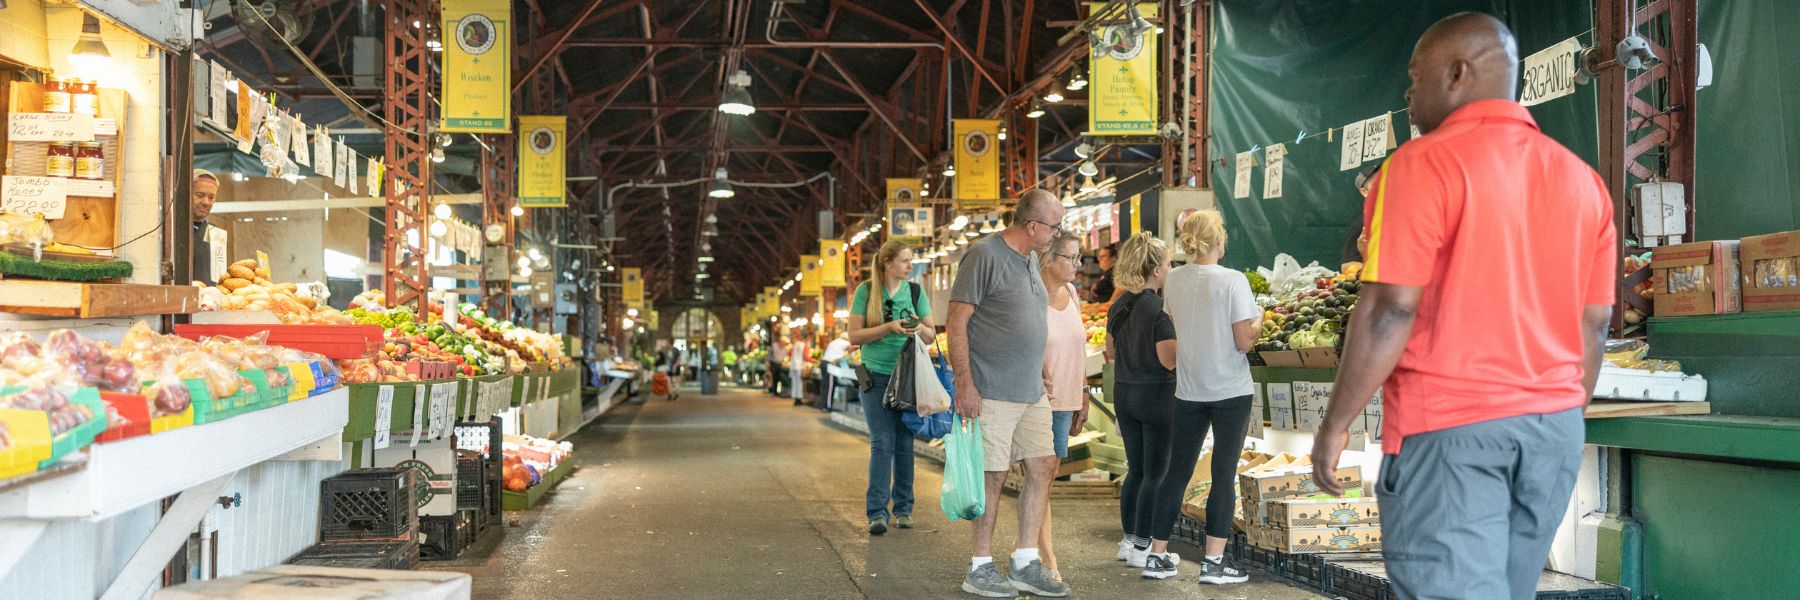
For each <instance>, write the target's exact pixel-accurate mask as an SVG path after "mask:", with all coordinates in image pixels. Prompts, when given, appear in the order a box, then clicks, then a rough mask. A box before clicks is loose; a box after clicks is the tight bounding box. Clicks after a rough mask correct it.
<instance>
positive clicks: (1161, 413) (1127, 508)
mask: <svg viewBox="0 0 1800 600" xmlns="http://www.w3.org/2000/svg"><path fill="white" fill-rule="evenodd" d="M1169 255H1170V252H1169V247H1168V244H1166V243H1164V242H1163V241H1162V240H1159V239H1156V237H1155V236H1152V235H1150V234H1148V233H1138V234H1137V235H1133V236H1131V239H1128V240H1125V244H1124V245H1123V246H1121V247H1120V248H1119V263H1118V265H1117V266H1115V267H1113V281H1114V282H1116V283H1117V284H1118V285H1119V288H1120V289H1122V290H1124V291H1123V293H1121V294H1119V298H1118V299H1117V300H1114V301H1113V304H1112V308H1111V309H1108V310H1107V313H1106V347H1107V354H1108V355H1109V356H1112V357H1113V409H1114V412H1115V414H1117V415H1118V426H1119V436H1120V437H1122V438H1124V440H1125V464H1126V467H1127V471H1126V473H1125V484H1124V485H1123V486H1120V489H1119V524H1120V526H1121V527H1122V528H1123V529H1124V530H1125V537H1124V539H1122V540H1120V541H1119V560H1123V561H1127V564H1128V565H1129V566H1131V567H1134V568H1139V569H1144V577H1146V578H1149V579H1166V578H1168V577H1173V576H1174V575H1175V564H1176V561H1178V560H1180V557H1178V556H1176V555H1174V554H1171V553H1169V552H1168V545H1169V543H1168V540H1169V534H1170V533H1172V532H1173V531H1174V528H1175V518H1174V516H1173V515H1172V514H1171V515H1169V516H1168V519H1167V523H1166V527H1165V528H1164V529H1161V530H1159V529H1158V528H1157V527H1158V525H1159V521H1157V519H1156V516H1157V515H1158V514H1159V512H1160V511H1163V507H1161V504H1162V503H1164V502H1167V501H1168V500H1170V499H1169V498H1163V497H1160V496H1159V495H1158V494H1157V488H1158V487H1159V486H1161V483H1162V481H1163V478H1164V477H1165V476H1169V475H1170V471H1175V472H1177V473H1179V472H1180V469H1171V468H1170V462H1169V461H1170V459H1171V458H1172V456H1171V454H1172V450H1173V448H1174V435H1175V432H1174V430H1173V421H1172V419H1173V417H1174V410H1175V370H1174V369H1175V356H1176V354H1175V352H1176V342H1175V324H1174V323H1173V322H1171V321H1170V320H1169V314H1168V312H1166V311H1165V310H1164V309H1163V298H1162V296H1159V295H1157V292H1156V290H1157V288H1160V287H1162V285H1163V280H1164V278H1166V277H1168V275H1169V258H1170V257H1169ZM1202 435H1204V432H1202ZM1193 461H1194V458H1193V457H1189V458H1188V465H1189V466H1188V468H1189V469H1192V465H1193ZM1179 485H1180V486H1181V487H1182V488H1183V489H1185V487H1186V485H1187V477H1185V476H1183V477H1181V482H1180V484H1179ZM1173 501H1174V503H1175V506H1174V507H1172V508H1173V509H1175V510H1179V509H1180V502H1181V490H1178V491H1177V492H1176V493H1175V495H1174V497H1173Z"/></svg>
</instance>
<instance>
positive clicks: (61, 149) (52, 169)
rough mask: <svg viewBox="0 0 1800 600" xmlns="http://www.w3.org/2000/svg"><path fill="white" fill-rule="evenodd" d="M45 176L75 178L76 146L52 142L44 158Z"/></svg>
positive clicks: (68, 143)
mask: <svg viewBox="0 0 1800 600" xmlns="http://www.w3.org/2000/svg"><path fill="white" fill-rule="evenodd" d="M44 174H45V175H48V176H50V177H74V176H75V144H74V143H71V142H50V149H49V150H48V151H46V152H45V156H44Z"/></svg>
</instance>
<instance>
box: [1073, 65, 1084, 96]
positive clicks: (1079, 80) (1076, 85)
mask: <svg viewBox="0 0 1800 600" xmlns="http://www.w3.org/2000/svg"><path fill="white" fill-rule="evenodd" d="M1087 84H1088V80H1087V74H1086V73H1082V72H1081V65H1075V66H1074V67H1073V68H1071V69H1070V75H1069V87H1068V89H1069V91H1071V92H1076V91H1081V90H1083V89H1086V88H1087Z"/></svg>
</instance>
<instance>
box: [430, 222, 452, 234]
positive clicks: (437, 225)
mask: <svg viewBox="0 0 1800 600" xmlns="http://www.w3.org/2000/svg"><path fill="white" fill-rule="evenodd" d="M430 229H431V237H444V234H445V233H448V232H449V231H450V227H449V226H447V225H444V222H443V221H432V222H431V228H430Z"/></svg>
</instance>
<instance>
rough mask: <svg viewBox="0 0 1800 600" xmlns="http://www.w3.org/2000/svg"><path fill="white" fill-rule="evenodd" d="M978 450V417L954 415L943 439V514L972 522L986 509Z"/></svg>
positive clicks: (982, 473) (985, 479)
mask: <svg viewBox="0 0 1800 600" xmlns="http://www.w3.org/2000/svg"><path fill="white" fill-rule="evenodd" d="M981 453H982V450H981V419H979V418H977V419H970V420H967V421H965V420H963V418H962V417H960V416H959V417H955V418H954V419H953V420H952V422H951V425H950V435H948V436H945V438H944V488H943V490H942V502H940V504H941V505H942V506H943V508H944V516H946V517H949V518H950V520H952V521H958V520H962V521H973V520H975V519H977V518H980V517H981V514H982V513H984V512H987V472H986V470H985V469H986V468H985V467H984V466H983V465H984V462H983V458H982V455H981Z"/></svg>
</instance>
